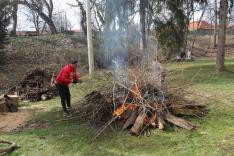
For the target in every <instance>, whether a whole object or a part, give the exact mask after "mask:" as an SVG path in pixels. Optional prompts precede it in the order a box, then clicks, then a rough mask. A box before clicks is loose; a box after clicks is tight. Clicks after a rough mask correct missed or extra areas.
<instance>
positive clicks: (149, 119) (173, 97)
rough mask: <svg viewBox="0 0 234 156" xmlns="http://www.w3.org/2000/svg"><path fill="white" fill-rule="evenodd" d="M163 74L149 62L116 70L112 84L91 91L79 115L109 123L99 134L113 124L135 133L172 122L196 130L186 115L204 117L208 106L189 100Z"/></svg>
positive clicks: (89, 119) (97, 121)
mask: <svg viewBox="0 0 234 156" xmlns="http://www.w3.org/2000/svg"><path fill="white" fill-rule="evenodd" d="M164 76H165V74H164V73H163V72H161V71H160V70H156V71H154V70H153V69H152V68H151V67H150V66H147V65H145V66H143V67H137V68H131V69H121V70H119V71H115V72H114V77H115V80H114V82H113V85H112V87H103V88H102V89H101V90H100V91H93V92H92V93H90V94H88V95H87V96H86V97H85V100H84V101H83V102H81V104H79V106H78V108H77V114H79V115H80V116H79V117H80V118H82V119H84V120H88V121H89V122H90V123H91V124H101V123H102V124H103V123H106V124H104V125H103V128H102V129H101V130H100V131H99V133H98V135H99V134H100V133H101V132H102V131H103V130H104V129H105V128H106V127H108V126H110V125H111V124H112V123H115V125H117V126H116V128H117V129H121V130H126V129H128V130H130V132H131V133H132V134H134V135H140V134H141V133H142V132H143V131H144V130H145V129H146V128H148V127H152V128H158V129H161V130H163V129H165V128H166V127H167V125H170V124H174V125H176V126H179V127H182V128H184V129H187V130H192V129H194V128H195V125H194V124H192V123H191V122H189V121H187V120H185V119H184V118H183V115H186V116H196V117H198V116H202V115H204V114H205V113H206V112H207V109H206V106H204V105H200V104H197V103H196V102H193V101H189V100H187V99H186V98H185V92H184V91H183V89H180V90H178V89H174V88H173V89H171V87H169V86H166V82H165V81H164ZM108 86H110V85H108ZM168 123H170V124H168ZM98 135H97V136H98Z"/></svg>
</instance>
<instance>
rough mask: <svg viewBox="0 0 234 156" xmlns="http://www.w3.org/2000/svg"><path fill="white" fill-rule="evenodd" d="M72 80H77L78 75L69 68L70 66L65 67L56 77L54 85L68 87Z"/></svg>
mask: <svg viewBox="0 0 234 156" xmlns="http://www.w3.org/2000/svg"><path fill="white" fill-rule="evenodd" d="M73 80H76V81H77V80H78V75H77V73H76V70H75V69H74V68H73V67H72V66H71V64H68V65H66V66H65V67H63V68H62V69H61V70H60V72H59V74H58V76H57V77H56V83H58V84H65V85H67V86H68V85H69V84H70V83H72V81H73Z"/></svg>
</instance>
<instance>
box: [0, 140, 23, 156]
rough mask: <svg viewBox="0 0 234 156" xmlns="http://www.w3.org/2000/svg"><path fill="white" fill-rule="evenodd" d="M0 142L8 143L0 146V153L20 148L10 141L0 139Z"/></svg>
mask: <svg viewBox="0 0 234 156" xmlns="http://www.w3.org/2000/svg"><path fill="white" fill-rule="evenodd" d="M0 144H7V145H9V146H8V147H3V148H0V153H8V152H11V151H14V150H16V149H18V148H20V146H18V145H17V144H16V143H14V142H10V141H4V140H0Z"/></svg>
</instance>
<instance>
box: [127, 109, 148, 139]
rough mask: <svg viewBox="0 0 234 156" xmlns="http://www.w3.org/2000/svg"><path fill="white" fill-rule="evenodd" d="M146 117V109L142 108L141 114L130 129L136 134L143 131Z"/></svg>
mask: <svg viewBox="0 0 234 156" xmlns="http://www.w3.org/2000/svg"><path fill="white" fill-rule="evenodd" d="M145 117H146V114H145V111H144V110H141V112H140V114H139V115H138V117H137V118H136V121H135V123H134V125H133V127H132V128H131V130H130V131H131V132H132V134H135V135H139V134H140V132H141V130H142V128H143V126H144V119H145Z"/></svg>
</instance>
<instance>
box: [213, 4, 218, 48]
mask: <svg viewBox="0 0 234 156" xmlns="http://www.w3.org/2000/svg"><path fill="white" fill-rule="evenodd" d="M214 5H215V8H214V14H215V21H214V45H213V47H214V48H216V44H217V43H216V42H217V41H216V38H217V0H215V1H214Z"/></svg>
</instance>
